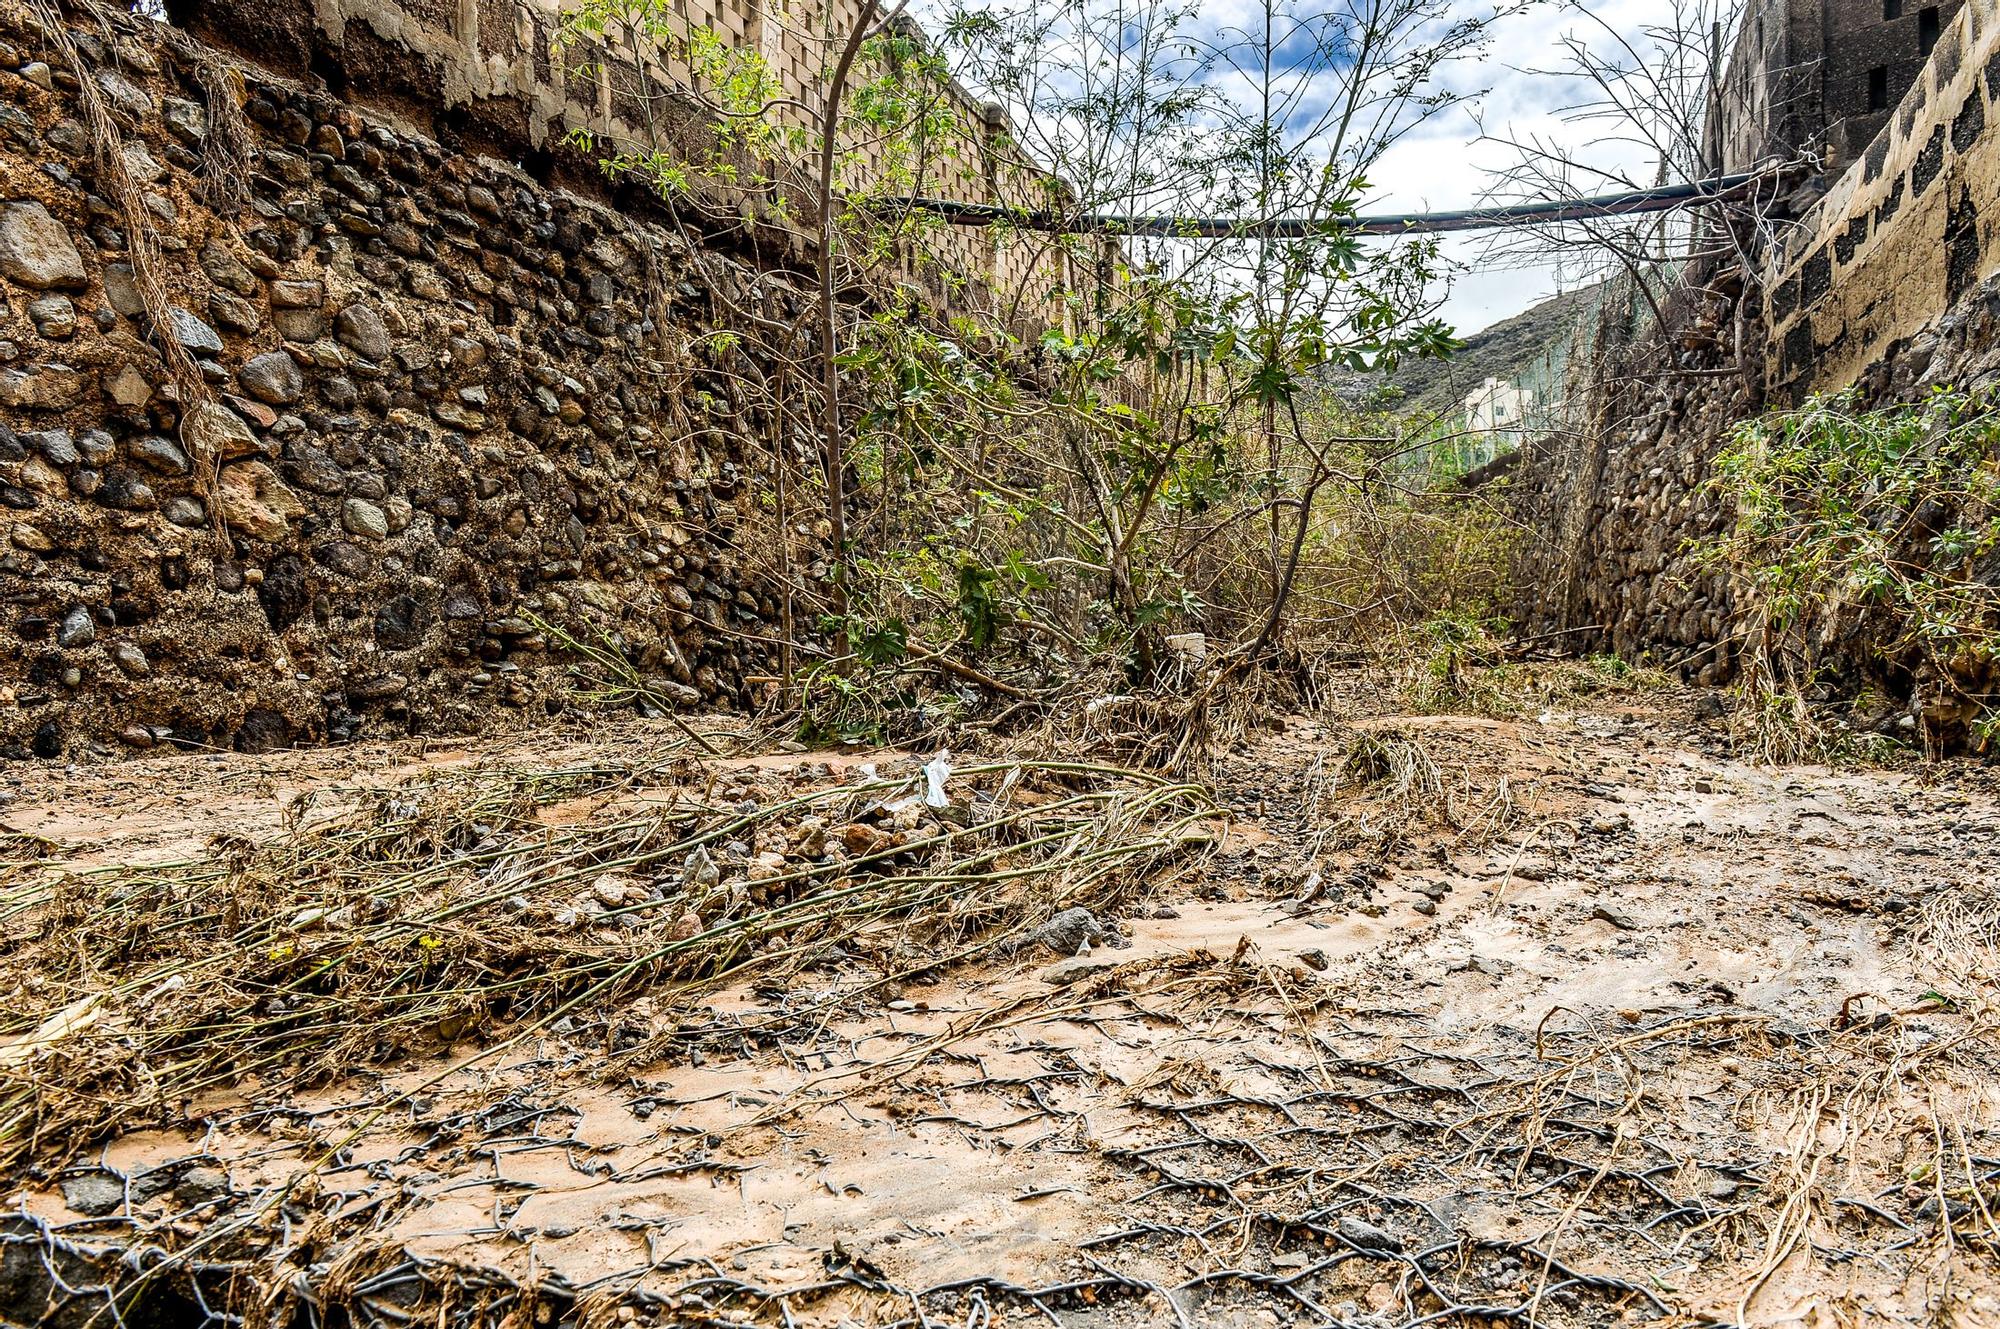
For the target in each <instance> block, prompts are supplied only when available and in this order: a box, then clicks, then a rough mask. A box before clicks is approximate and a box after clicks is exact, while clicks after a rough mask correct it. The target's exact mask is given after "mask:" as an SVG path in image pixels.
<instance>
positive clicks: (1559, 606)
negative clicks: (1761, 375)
mask: <svg viewBox="0 0 2000 1329" xmlns="http://www.w3.org/2000/svg"><path fill="white" fill-rule="evenodd" d="M1623 281H1624V279H1616V280H1614V281H1613V282H1612V283H1610V286H1611V288H1612V296H1609V297H1607V298H1606V299H1605V300H1604V301H1603V302H1602V306H1601V308H1602V310H1603V311H1604V313H1603V315H1602V318H1603V320H1604V321H1603V325H1602V326H1600V327H1598V328H1595V329H1592V330H1590V331H1591V332H1592V334H1593V335H1591V336H1589V337H1579V338H1578V341H1579V344H1584V343H1587V344H1588V345H1589V347H1590V350H1589V353H1588V354H1587V355H1580V356H1577V357H1576V358H1574V359H1572V360H1571V362H1570V374H1571V391H1572V394H1573V398H1574V401H1573V408H1572V410H1571V411H1570V413H1569V414H1570V418H1571V419H1572V420H1574V421H1575V424H1576V427H1575V429H1574V430H1573V431H1569V432H1564V433H1561V434H1553V435H1548V436H1544V437H1541V438H1537V439H1534V440H1532V441H1531V442H1529V443H1528V444H1526V445H1524V447H1523V448H1522V450H1521V461H1520V462H1519V463H1518V464H1517V465H1516V467H1515V471H1514V478H1513V481H1512V488H1511V489H1510V491H1509V494H1510V499H1511V501H1512V503H1513V504H1514V506H1515V507H1516V508H1517V510H1518V511H1519V513H1520V515H1521V516H1522V517H1523V518H1524V519H1525V520H1524V526H1525V527H1526V531H1527V534H1526V536H1525V538H1524V539H1523V541H1522V543H1521V545H1520V554H1519V560H1518V566H1517V569H1516V572H1517V576H1516V584H1517V586H1518V587H1519V588H1520V603H1519V604H1518V605H1517V606H1516V618H1517V620H1518V621H1519V622H1520V624H1521V625H1522V628H1523V630H1524V631H1525V632H1527V633H1530V634H1534V635H1541V634H1560V637H1561V639H1562V641H1563V644H1565V645H1567V646H1573V647H1575V648H1577V649H1580V650H1601V651H1611V652H1614V653H1616V654H1618V655H1622V656H1625V657H1626V658H1628V659H1637V658H1651V659H1655V660H1660V661H1663V662H1665V663H1667V664H1669V665H1673V666H1676V667H1678V668H1679V669H1680V670H1681V672H1683V673H1684V674H1685V675H1686V676H1687V677H1688V678H1690V679H1692V680H1695V681H1698V682H1702V683H1716V682H1724V681H1727V680H1728V679H1729V678H1730V677H1731V676H1732V675H1733V673H1734V670H1735V665H1736V659H1737V653H1738V649H1739V643H1738V642H1737V641H1736V640H1735V637H1736V633H1737V628H1738V624H1737V622H1736V604H1737V597H1736V591H1735V588H1734V587H1733V586H1732V585H1731V584H1730V582H1729V580H1728V579H1727V578H1725V577H1723V576H1721V575H1719V574H1716V573H1712V572H1709V571H1707V570H1706V569H1704V568H1703V566H1702V564H1701V559H1700V557H1699V553H1698V551H1697V549H1696V547H1695V542H1698V541H1700V540H1701V539H1702V538H1704V537H1706V536H1710V535H1713V534H1715V533H1717V532H1718V531H1720V530H1721V529H1722V526H1723V523H1724V522H1725V521H1726V520H1727V519H1728V514H1727V512H1726V510H1725V509H1724V506H1723V505H1722V503H1721V502H1720V500H1719V499H1718V497H1717V496H1716V495H1715V494H1714V493H1713V492H1711V491H1710V490H1709V489H1708V487H1707V480H1708V476H1709V463H1710V461H1711V459H1712V458H1713V457H1714V455H1715V452H1716V450H1717V448H1718V447H1719V446H1720V443H1721V440H1722V439H1724V438H1725V437H1726V436H1727V434H1728V432H1729V429H1730V427H1731V425H1732V424H1734V422H1735V421H1737V420H1740V419H1743V418H1744V417H1746V416H1748V415H1751V414H1754V413H1755V411H1756V410H1757V409H1758V408H1759V407H1760V405H1761V402H1762V384H1761V381H1760V380H1759V379H1758V378H1757V377H1755V376H1754V375H1753V376H1745V375H1744V374H1742V373H1739V372H1737V370H1736V368H1735V364H1734V362H1735V355H1734V335H1735V328H1736V322H1737V320H1736V314H1737V306H1738V304H1739V302H1740V301H1741V300H1742V299H1743V298H1744V292H1743V289H1742V286H1741V283H1740V282H1739V281H1736V280H1733V279H1725V278H1722V277H1720V276H1712V277H1711V278H1710V279H1709V280H1707V281H1705V282H1702V283H1701V284H1700V286H1699V287H1698V289H1696V290H1693V291H1685V292H1683V293H1682V295H1681V297H1680V298H1679V299H1678V300H1676V301H1675V302H1674V303H1673V304H1672V305H1670V306H1669V307H1668V308H1667V309H1666V310H1665V311H1664V312H1665V313H1666V314H1667V316H1668V317H1669V319H1670V320H1672V321H1673V323H1674V325H1675V326H1676V327H1677V328H1678V329H1679V331H1678V332H1677V334H1676V335H1674V336H1672V337H1667V338H1662V337H1659V336H1658V335H1657V334H1656V333H1655V331H1654V330H1653V329H1652V328H1651V327H1650V325H1648V326H1647V327H1646V328H1645V330H1644V332H1643V333H1641V332H1640V331H1639V329H1638V327H1637V326H1636V320H1634V319H1632V317H1631V309H1632V305H1631V303H1630V302H1629V301H1628V300H1626V299H1623V298H1616V293H1617V288H1618V287H1619V286H1620V285H1621V284H1622V283H1623ZM1753 352H1754V346H1753Z"/></svg>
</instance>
